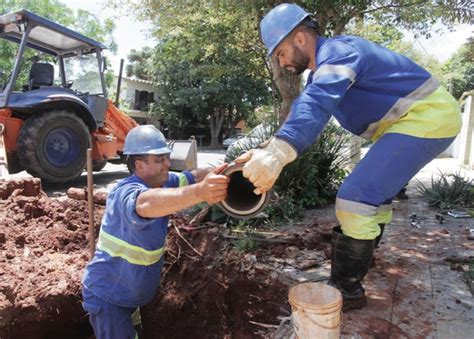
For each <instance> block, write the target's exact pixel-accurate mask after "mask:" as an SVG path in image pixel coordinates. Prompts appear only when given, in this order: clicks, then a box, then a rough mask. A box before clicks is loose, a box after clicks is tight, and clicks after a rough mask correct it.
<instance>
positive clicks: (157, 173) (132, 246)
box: [83, 125, 228, 339]
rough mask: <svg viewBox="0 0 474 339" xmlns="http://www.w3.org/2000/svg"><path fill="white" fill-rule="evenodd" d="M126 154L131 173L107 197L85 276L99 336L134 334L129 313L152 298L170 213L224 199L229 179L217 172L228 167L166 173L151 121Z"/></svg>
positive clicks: (162, 144)
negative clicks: (177, 173)
mask: <svg viewBox="0 0 474 339" xmlns="http://www.w3.org/2000/svg"><path fill="white" fill-rule="evenodd" d="M123 153H124V154H126V155H127V156H128V159H127V162H128V166H129V169H130V171H131V172H132V175H131V176H129V177H127V178H125V179H123V180H122V181H120V182H119V183H118V184H117V185H116V186H115V187H114V188H113V189H112V191H111V192H110V194H109V196H108V198H107V206H106V210H105V213H104V217H103V219H102V225H101V227H100V233H99V239H98V243H97V250H96V252H95V256H94V258H93V259H92V261H91V262H90V263H89V264H88V265H87V267H86V269H85V273H84V277H83V298H84V303H83V306H84V309H85V310H86V311H87V312H88V313H89V320H90V323H91V325H92V327H93V328H94V333H95V335H96V337H97V338H98V339H105V338H107V339H110V338H114V339H116V338H127V339H128V338H136V336H137V329H136V328H135V327H134V325H137V323H138V322H137V321H133V320H132V314H133V315H134V318H139V309H138V307H140V306H143V305H145V304H147V303H149V302H151V301H152V299H153V297H154V295H155V293H156V290H157V288H158V286H159V284H160V274H161V269H162V267H163V257H162V256H163V253H164V252H165V238H166V234H167V230H168V216H169V215H170V214H171V213H173V212H176V211H178V210H180V209H183V208H186V207H189V206H192V205H195V204H197V203H200V202H202V201H205V202H207V203H209V204H214V203H216V202H219V201H222V200H223V199H225V197H226V192H227V182H228V179H227V177H226V176H224V175H221V174H219V173H220V172H221V171H222V170H223V169H225V168H226V164H224V165H221V166H219V167H217V168H215V169H213V170H212V171H211V170H210V169H197V170H194V171H191V172H188V171H184V172H182V173H180V174H179V175H176V174H174V173H169V169H170V166H171V163H170V153H171V149H169V148H168V146H167V144H166V140H165V137H164V136H163V134H162V133H161V132H160V131H159V130H158V129H156V128H155V127H154V126H152V125H144V126H138V127H135V128H134V129H132V130H131V131H130V132H129V133H128V135H127V137H126V139H125V145H124V152H123ZM134 323H135V324H134ZM138 332H139V331H138Z"/></svg>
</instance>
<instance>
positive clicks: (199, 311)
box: [0, 181, 290, 339]
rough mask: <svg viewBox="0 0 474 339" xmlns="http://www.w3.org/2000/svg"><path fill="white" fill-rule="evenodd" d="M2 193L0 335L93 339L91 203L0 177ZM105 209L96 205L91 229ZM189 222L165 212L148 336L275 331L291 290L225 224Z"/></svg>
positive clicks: (5, 338) (145, 316)
mask: <svg viewBox="0 0 474 339" xmlns="http://www.w3.org/2000/svg"><path fill="white" fill-rule="evenodd" d="M12 187H13V188H12ZM25 187H28V189H24V188H25ZM7 190H8V192H6V191H7ZM0 197H2V199H0V338H2V339H9V338H93V335H92V332H91V328H90V326H89V324H88V320H87V316H86V315H85V314H84V311H83V310H82V307H81V293H80V292H81V291H80V289H81V286H80V281H81V277H82V271H83V268H84V266H85V265H86V263H87V261H88V242H87V233H88V212H87V202H85V201H77V200H72V199H68V198H64V197H63V198H61V199H56V198H49V197H47V196H46V194H44V193H43V192H42V191H41V185H40V184H39V182H36V181H33V182H31V181H28V182H26V183H25V182H23V183H22V182H17V183H15V184H14V185H13V186H12V185H11V184H10V183H9V185H8V187H7V185H5V183H1V182H0ZM103 211H104V208H103V207H102V206H99V205H95V226H96V233H97V232H98V228H99V225H100V220H101V218H102V214H103ZM185 223H186V221H185V219H184V218H183V217H182V216H180V215H174V216H173V217H172V218H171V223H170V233H169V236H168V239H167V251H168V252H167V254H166V265H165V266H164V271H163V276H162V284H161V287H160V290H159V293H158V294H157V295H156V298H155V299H154V301H153V302H152V303H151V304H150V305H147V306H145V307H143V308H142V320H143V326H144V337H145V338H189V337H194V338H226V337H227V338H230V337H232V338H266V337H269V336H270V337H271V334H270V333H271V332H272V331H274V330H275V328H276V327H277V326H278V324H279V321H280V320H279V319H280V318H279V317H284V316H288V315H289V314H290V310H289V305H288V303H287V293H288V287H287V286H286V285H285V284H284V283H282V282H280V281H279V280H278V278H277V276H276V275H275V274H272V272H269V271H266V270H262V269H257V268H256V267H255V265H254V260H255V258H258V256H259V254H257V255H253V256H252V255H248V254H245V253H243V252H240V251H237V250H236V249H235V248H234V247H233V246H232V245H231V244H230V243H229V241H228V240H226V239H224V238H223V237H222V234H221V233H222V226H220V225H209V227H208V228H205V229H202V230H199V231H193V232H189V233H188V232H185V231H184V230H181V231H178V230H179V227H180V226H183V225H185ZM184 239H186V240H187V241H185V240H184ZM271 247H272V245H271V244H270V245H267V247H265V246H263V247H261V248H260V249H259V251H260V252H259V253H265V252H266V251H270V252H271V251H272V249H271ZM277 247H278V246H277ZM198 253H199V254H198ZM201 254H202V255H201ZM252 258H253V259H252Z"/></svg>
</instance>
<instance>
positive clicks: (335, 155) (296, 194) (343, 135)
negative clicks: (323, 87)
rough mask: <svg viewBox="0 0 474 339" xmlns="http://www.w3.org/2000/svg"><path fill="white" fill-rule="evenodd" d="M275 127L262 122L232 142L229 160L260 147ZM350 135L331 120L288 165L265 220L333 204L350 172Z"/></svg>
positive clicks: (277, 184)
mask: <svg viewBox="0 0 474 339" xmlns="http://www.w3.org/2000/svg"><path fill="white" fill-rule="evenodd" d="M273 131H274V127H273V126H272V125H271V124H269V123H263V124H261V125H259V126H257V127H256V128H254V129H253V130H252V131H251V132H250V133H249V134H248V135H247V136H246V137H245V138H242V139H239V140H238V141H237V142H236V143H234V144H233V145H231V146H230V147H229V148H228V150H227V153H226V158H225V161H226V162H230V161H232V160H234V159H235V158H236V157H237V156H238V155H239V154H241V153H242V152H243V151H246V150H250V149H252V148H255V147H258V145H259V144H261V143H262V142H264V141H265V140H267V139H268V138H270V137H271V136H272V134H273ZM348 141H349V135H348V133H347V132H345V131H344V130H343V129H342V128H341V127H339V126H337V125H335V124H333V123H329V124H328V125H327V126H326V128H325V129H324V131H323V132H322V133H321V136H320V137H319V139H318V141H317V142H316V143H314V144H313V145H312V146H311V147H310V148H309V149H308V150H307V151H306V152H304V153H303V154H302V155H301V156H299V157H298V158H297V159H296V160H295V161H294V162H292V163H290V164H289V165H287V166H286V167H285V168H284V169H283V171H282V173H281V175H280V177H279V178H278V180H277V182H276V184H275V188H274V190H275V193H276V199H274V200H272V202H271V204H270V205H269V206H268V207H267V208H266V209H265V213H266V214H267V215H268V218H267V219H264V220H263V222H265V223H268V222H270V223H272V222H275V221H278V220H291V219H297V218H298V217H299V215H300V214H301V212H302V211H303V209H305V208H313V207H320V206H324V205H327V204H329V203H332V202H333V201H334V199H335V197H336V193H337V189H338V187H339V185H340V184H341V182H342V180H343V179H344V178H345V176H346V174H347V172H346V170H345V169H344V166H345V165H346V164H347V162H348V160H349V154H348V152H347V149H346V148H347V144H348Z"/></svg>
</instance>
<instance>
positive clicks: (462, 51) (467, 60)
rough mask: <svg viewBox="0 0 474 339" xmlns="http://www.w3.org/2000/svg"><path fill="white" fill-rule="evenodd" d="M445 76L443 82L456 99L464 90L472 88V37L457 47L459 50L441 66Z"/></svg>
mask: <svg viewBox="0 0 474 339" xmlns="http://www.w3.org/2000/svg"><path fill="white" fill-rule="evenodd" d="M443 71H444V74H445V76H444V77H443V82H444V83H445V85H446V87H447V88H448V89H449V90H450V92H451V93H452V94H453V96H454V97H455V98H457V99H459V98H461V96H462V94H463V93H464V92H468V91H472V90H473V89H474V38H473V37H470V38H469V39H468V41H467V42H466V43H465V44H464V45H463V46H461V47H460V48H459V50H458V51H457V52H456V53H455V54H454V55H453V56H452V57H451V58H450V59H449V60H448V61H447V62H446V63H445V65H444V66H443Z"/></svg>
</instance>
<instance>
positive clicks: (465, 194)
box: [417, 172, 474, 210]
mask: <svg viewBox="0 0 474 339" xmlns="http://www.w3.org/2000/svg"><path fill="white" fill-rule="evenodd" d="M417 190H418V192H419V193H420V194H421V195H422V196H423V198H424V199H426V200H427V201H428V204H429V205H430V206H431V207H436V208H439V209H441V210H445V209H452V208H460V207H471V206H474V181H473V180H470V179H466V178H464V177H463V176H461V174H460V173H454V174H448V173H442V172H440V175H439V177H438V178H434V177H433V176H432V177H431V187H428V186H426V185H425V184H423V183H422V182H420V181H418V185H417Z"/></svg>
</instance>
